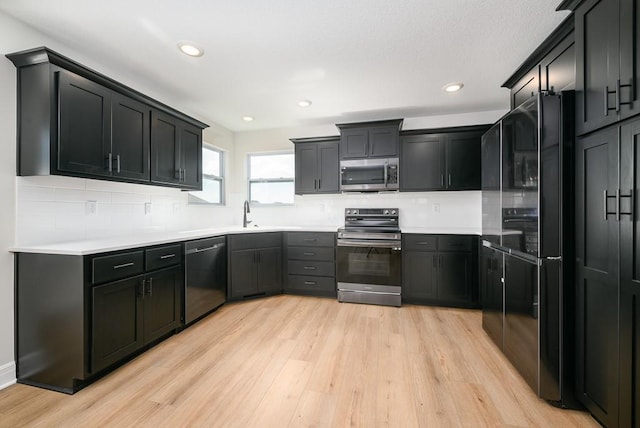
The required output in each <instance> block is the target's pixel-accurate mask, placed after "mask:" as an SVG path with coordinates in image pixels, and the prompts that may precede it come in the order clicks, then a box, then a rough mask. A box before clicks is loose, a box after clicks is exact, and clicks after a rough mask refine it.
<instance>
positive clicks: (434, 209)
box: [433, 204, 440, 213]
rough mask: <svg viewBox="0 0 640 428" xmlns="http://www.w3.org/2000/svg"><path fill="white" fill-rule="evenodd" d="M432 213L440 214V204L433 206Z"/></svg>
mask: <svg viewBox="0 0 640 428" xmlns="http://www.w3.org/2000/svg"><path fill="white" fill-rule="evenodd" d="M433 212H434V213H439V212H440V204H433Z"/></svg>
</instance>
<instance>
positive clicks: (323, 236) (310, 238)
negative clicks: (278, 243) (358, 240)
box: [287, 232, 335, 247]
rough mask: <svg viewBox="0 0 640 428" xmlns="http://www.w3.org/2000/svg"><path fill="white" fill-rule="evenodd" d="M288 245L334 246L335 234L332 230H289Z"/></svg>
mask: <svg viewBox="0 0 640 428" xmlns="http://www.w3.org/2000/svg"><path fill="white" fill-rule="evenodd" d="M287 245H291V246H306V247H333V246H334V245H335V234H334V233H330V232H287Z"/></svg>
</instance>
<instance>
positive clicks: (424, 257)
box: [402, 234, 478, 307]
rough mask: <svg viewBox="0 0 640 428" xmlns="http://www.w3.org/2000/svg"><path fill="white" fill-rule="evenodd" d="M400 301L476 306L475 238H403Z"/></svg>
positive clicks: (440, 236)
mask: <svg viewBox="0 0 640 428" xmlns="http://www.w3.org/2000/svg"><path fill="white" fill-rule="evenodd" d="M402 239H403V244H402V300H403V302H406V303H420V304H433V305H442V306H456V307H477V306H478V278H477V277H478V275H477V272H478V249H477V246H478V238H477V237H475V236H463V235H420V234H404V235H403V236H402Z"/></svg>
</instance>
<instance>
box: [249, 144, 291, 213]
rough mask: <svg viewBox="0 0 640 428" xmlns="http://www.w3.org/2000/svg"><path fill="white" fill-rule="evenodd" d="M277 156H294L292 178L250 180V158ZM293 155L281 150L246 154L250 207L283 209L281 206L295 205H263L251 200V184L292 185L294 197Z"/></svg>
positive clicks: (280, 203) (278, 203) (277, 203)
mask: <svg viewBox="0 0 640 428" xmlns="http://www.w3.org/2000/svg"><path fill="white" fill-rule="evenodd" d="M277 155H292V156H294V158H293V162H294V172H293V176H292V177H291V178H285V177H281V178H256V179H252V178H251V158H252V157H259V156H277ZM295 179H296V177H295V154H294V152H293V151H291V150H281V151H274V152H260V153H248V154H247V200H248V201H249V203H250V204H251V205H256V206H261V207H283V206H293V205H295V202H291V203H284V202H276V203H273V204H265V203H261V202H254V201H252V200H251V183H289V182H290V183H293V185H294V190H293V196H294V197H295Z"/></svg>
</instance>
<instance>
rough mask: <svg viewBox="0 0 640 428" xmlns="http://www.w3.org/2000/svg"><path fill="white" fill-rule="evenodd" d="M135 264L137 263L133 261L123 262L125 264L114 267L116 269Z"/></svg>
mask: <svg viewBox="0 0 640 428" xmlns="http://www.w3.org/2000/svg"><path fill="white" fill-rule="evenodd" d="M134 264H135V263H133V262H130V263H123V264H121V265H115V266H114V267H113V268H114V269H122V268H126V267H129V266H133V265H134Z"/></svg>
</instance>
